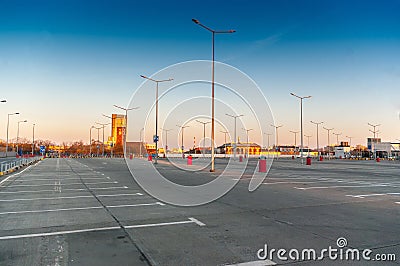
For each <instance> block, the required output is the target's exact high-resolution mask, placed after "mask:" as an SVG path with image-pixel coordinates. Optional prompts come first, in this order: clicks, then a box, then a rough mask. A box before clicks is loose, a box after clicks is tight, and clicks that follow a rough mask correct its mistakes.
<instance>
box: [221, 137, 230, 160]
mask: <svg viewBox="0 0 400 266" xmlns="http://www.w3.org/2000/svg"><path fill="white" fill-rule="evenodd" d="M221 133H224V146H225V149H224V153H225V158H226V134H228V133H229V132H228V131H222V130H221Z"/></svg>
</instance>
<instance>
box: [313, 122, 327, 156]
mask: <svg viewBox="0 0 400 266" xmlns="http://www.w3.org/2000/svg"><path fill="white" fill-rule="evenodd" d="M310 122H311V123H313V124H314V125H317V152H318V160H320V156H321V153H320V151H319V133H318V126H319V125H320V124H323V123H324V122H314V121H310Z"/></svg>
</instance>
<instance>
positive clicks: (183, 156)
mask: <svg viewBox="0 0 400 266" xmlns="http://www.w3.org/2000/svg"><path fill="white" fill-rule="evenodd" d="M176 126H177V127H180V128H181V131H182V146H181V147H182V158H185V154H184V152H183V149H184V146H183V129H184V128H186V127H189V126H180V125H176Z"/></svg>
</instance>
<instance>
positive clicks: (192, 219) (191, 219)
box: [189, 217, 206, 226]
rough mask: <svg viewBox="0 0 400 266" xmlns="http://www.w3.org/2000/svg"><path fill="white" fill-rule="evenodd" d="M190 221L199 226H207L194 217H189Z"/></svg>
mask: <svg viewBox="0 0 400 266" xmlns="http://www.w3.org/2000/svg"><path fill="white" fill-rule="evenodd" d="M189 220H190V221H192V222H194V223H196V224H197V225H199V226H205V225H206V224H205V223H202V222H200V221H199V220H197V219H196V218H193V217H189Z"/></svg>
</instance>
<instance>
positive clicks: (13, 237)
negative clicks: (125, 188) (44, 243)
mask: <svg viewBox="0 0 400 266" xmlns="http://www.w3.org/2000/svg"><path fill="white" fill-rule="evenodd" d="M193 219H194V218H193ZM195 220H197V219H195ZM188 223H196V222H193V221H192V220H187V221H180V222H169V223H158V224H139V225H127V226H123V227H124V228H127V229H131V228H144V227H157V226H166V225H177V224H188ZM196 224H197V223H196ZM117 229H121V227H119V226H110V227H98V228H88V229H80V230H69V231H58V232H48V233H36V234H25V235H10V236H0V240H8V239H18V238H31V237H42V236H55V235H67V234H76V233H86V232H96V231H106V230H117Z"/></svg>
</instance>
